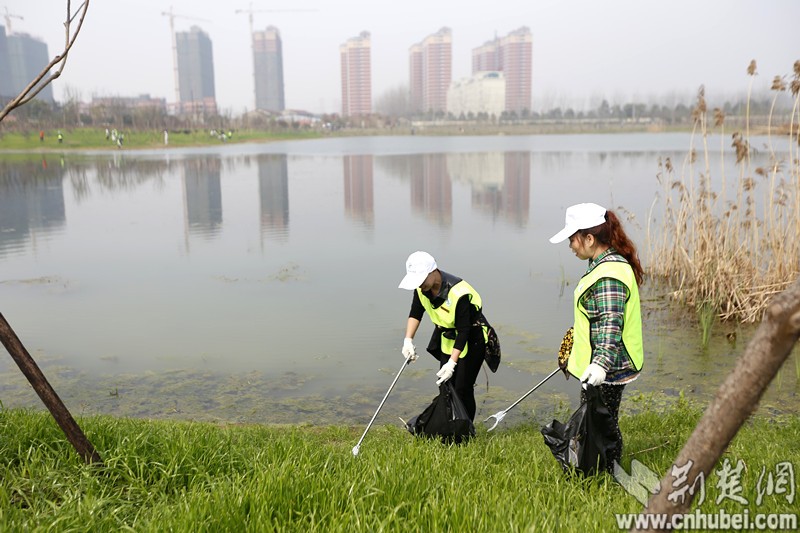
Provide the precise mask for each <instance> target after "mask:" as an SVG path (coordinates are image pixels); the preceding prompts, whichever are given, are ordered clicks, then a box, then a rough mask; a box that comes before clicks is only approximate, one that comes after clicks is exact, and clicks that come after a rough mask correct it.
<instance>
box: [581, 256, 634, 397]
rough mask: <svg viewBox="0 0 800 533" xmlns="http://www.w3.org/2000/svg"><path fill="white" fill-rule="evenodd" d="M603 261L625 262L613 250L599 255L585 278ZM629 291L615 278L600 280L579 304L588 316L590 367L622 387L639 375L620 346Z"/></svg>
mask: <svg viewBox="0 0 800 533" xmlns="http://www.w3.org/2000/svg"><path fill="white" fill-rule="evenodd" d="M605 261H623V262H626V263H627V261H625V258H624V257H622V256H621V255H620V254H619V252H617V251H616V250H615V249H614V248H609V249H608V250H606V251H604V252H602V253H601V254H600V255H598V256H597V259H594V260H590V261H589V267H588V268H587V269H586V274H588V273H589V272H591V271H592V270H593V269H594V267H595V266H597V265H598V264H599V263H602V262H605ZM629 292H630V291H628V288H627V287H626V286H625V284H624V283H622V282H621V281H620V280H618V279H615V278H600V279H599V280H597V281H596V282H595V284H594V285H592V287H591V288H590V289H588V290H587V291H586V292H585V293H584V295H583V296H582V297H581V304H582V305H583V307H584V308H585V309H586V312H587V313H588V315H589V321H590V325H589V339H590V341H591V345H592V363H595V364H598V365H600V366H601V367H603V368H604V369H605V371H606V381H607V382H612V383H617V384H622V383H628V382H630V381H633V380H634V379H636V378H637V377H638V374H639V373H638V372H637V371H636V370H635V369H634V368H633V365H632V364H631V359H630V357H629V356H628V352H627V350H626V349H625V346H624V345H623V344H622V328H623V327H624V325H625V324H624V322H625V320H624V318H625V302H626V301H627V299H628V296H629Z"/></svg>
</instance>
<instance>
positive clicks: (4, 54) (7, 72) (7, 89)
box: [0, 26, 16, 104]
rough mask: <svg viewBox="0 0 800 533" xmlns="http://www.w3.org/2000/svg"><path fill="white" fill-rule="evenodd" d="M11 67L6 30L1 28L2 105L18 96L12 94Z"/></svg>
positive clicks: (0, 70)
mask: <svg viewBox="0 0 800 533" xmlns="http://www.w3.org/2000/svg"><path fill="white" fill-rule="evenodd" d="M11 92H12V91H11V66H10V65H9V64H8V41H6V29H5V27H3V26H0V104H2V103H3V102H5V101H6V100H7V99H10V98H13V97H14V96H16V95H12V94H11Z"/></svg>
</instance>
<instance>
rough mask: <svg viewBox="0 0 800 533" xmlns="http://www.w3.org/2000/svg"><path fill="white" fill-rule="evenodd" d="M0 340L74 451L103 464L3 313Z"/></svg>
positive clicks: (0, 316)
mask: <svg viewBox="0 0 800 533" xmlns="http://www.w3.org/2000/svg"><path fill="white" fill-rule="evenodd" d="M0 341H2V343H3V346H5V347H6V350H8V353H10V354H11V358H12V359H14V361H15V362H16V363H17V366H19V369H20V370H22V373H23V374H25V377H26V378H28V382H30V384H31V386H32V387H33V390H35V391H36V394H38V395H39V398H41V399H42V402H44V405H45V406H46V407H47V409H48V410H49V411H50V414H52V415H53V418H55V419H56V422H57V423H58V425H59V427H61V429H62V431H64V434H65V435H66V436H67V439H68V440H69V442H70V443H71V444H72V446H73V447H74V448H75V451H77V452H78V454H80V456H81V457H82V458H83V460H84V461H85V462H86V464H92V463H97V464H103V460H102V459H101V458H100V455H99V454H98V453H97V451H95V449H94V446H92V443H91V442H89V439H87V438H86V435H84V434H83V431H81V428H80V426H78V423H77V422H75V419H74V418H72V415H71V414H70V412H69V411H68V410H67V408H66V406H65V405H64V403H63V402H62V401H61V398H59V397H58V394H56V391H55V390H53V387H51V386H50V383H49V382H48V381H47V378H46V377H45V376H44V374H43V373H42V371H41V370H40V369H39V366H38V365H37V364H36V361H34V360H33V357H31V355H30V354H29V353H28V350H26V349H25V346H23V345H22V342H20V340H19V337H17V335H16V333H14V330H13V329H11V326H10V325H9V324H8V322H6V319H5V317H4V316H3V314H2V313H0Z"/></svg>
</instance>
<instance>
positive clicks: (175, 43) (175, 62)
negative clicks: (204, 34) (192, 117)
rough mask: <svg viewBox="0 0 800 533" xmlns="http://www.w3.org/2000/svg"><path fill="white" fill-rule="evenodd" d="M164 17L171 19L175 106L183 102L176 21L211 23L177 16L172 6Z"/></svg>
mask: <svg viewBox="0 0 800 533" xmlns="http://www.w3.org/2000/svg"><path fill="white" fill-rule="evenodd" d="M161 14H162V15H164V16H165V17H169V33H170V35H171V36H172V69H173V74H174V76H175V104H178V102H180V101H181V89H180V86H179V83H178V79H179V76H178V38H177V36H176V35H175V19H176V18H182V19H188V20H199V21H203V22H211V21H210V20H208V19H201V18H197V17H187V16H186V15H177V14H175V13H174V12H173V10H172V6H169V11H162V12H161Z"/></svg>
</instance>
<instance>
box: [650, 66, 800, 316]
mask: <svg viewBox="0 0 800 533" xmlns="http://www.w3.org/2000/svg"><path fill="white" fill-rule="evenodd" d="M747 73H748V75H749V76H750V77H751V81H750V84H749V88H748V102H747V103H748V107H747V114H748V116H747V120H746V121H745V132H744V133H742V132H734V133H733V134H732V136H731V148H732V149H733V154H734V155H735V157H736V170H735V173H736V176H735V180H734V181H730V180H728V179H727V177H726V175H725V174H726V173H725V166H724V158H725V156H726V155H727V154H726V151H725V147H724V145H723V146H722V147H721V148H720V158H719V159H720V166H719V173H720V174H719V178H718V179H716V180H712V168H711V154H710V150H709V146H708V142H707V141H708V136H709V135H710V134H711V133H715V132H716V133H720V135H721V136H722V137H723V142H724V135H725V133H724V131H725V130H724V122H725V116H724V114H723V112H722V111H721V110H719V109H714V111H713V126H711V127H709V125H708V118H707V106H706V100H705V90H704V88H703V87H700V90H699V91H698V94H697V104H696V106H695V109H694V112H693V113H692V117H693V120H694V127H693V129H692V135H691V146H692V147H694V145H695V142H694V141H695V139H696V137H697V136H698V135H699V136H700V140H701V141H702V153H698V152H697V150H695V149H694V148H691V149H690V150H689V152H688V154H687V156H686V158H685V160H684V161H683V165H682V167H681V169H680V171H679V174H678V175H677V176H676V169H675V167H674V166H673V162H672V161H671V160H670V159H669V158H666V159H664V160H659V162H658V167H659V171H658V174H657V179H658V180H659V183H660V184H661V186H662V189H663V190H662V193H661V194H660V198H657V199H656V201H655V202H654V204H653V207H654V208H655V206H656V204H657V203H658V200H659V199H660V200H661V206H660V207H661V209H662V210H663V214H662V216H661V217H660V224H661V228H660V230H659V231H660V236H659V237H657V238H654V237H653V235H652V234H650V229H649V228H648V237H649V238H648V243H649V250H648V251H649V253H650V261H649V263H650V268H649V270H650V274H651V275H652V276H654V277H656V278H661V279H663V280H664V281H666V282H667V285H668V286H669V287H670V289H671V291H672V293H671V294H672V296H673V297H674V298H676V299H677V300H678V301H680V302H682V303H684V304H686V305H687V306H690V307H693V308H695V309H700V308H707V306H711V308H712V309H713V310H714V311H715V313H716V315H717V316H718V317H719V318H720V319H721V320H737V321H741V322H754V321H756V320H759V319H760V317H761V315H762V313H763V311H764V309H765V307H766V305H767V302H768V301H769V299H770V297H771V296H772V295H774V294H776V293H778V292H780V291H782V290H783V289H784V288H786V287H787V286H788V285H789V284H790V283H792V282H793V281H794V280H795V279H796V278H797V276H798V274H800V139H799V138H798V137H799V136H798V129H799V127H798V124H799V123H800V120H798V119H800V61H796V62H795V63H794V68H793V74H792V81H791V82H790V83H789V84H788V88H789V91H790V92H791V98H792V99H793V106H792V111H791V115H790V117H789V120H788V122H789V125H788V132H789V133H788V136H787V137H784V135H780V136H778V135H773V132H772V131H771V130H772V120H773V118H774V117H773V112H774V109H775V102H776V101H777V99H778V98H779V97H780V96H781V94H783V95H784V97H785V94H786V89H787V84H786V82H785V77H780V76H776V77H775V79H774V80H773V83H772V90H773V91H775V97H774V98H773V102H772V108H771V111H770V117H769V120H770V122H769V125H770V127H769V132H768V137H767V139H768V141H767V144H768V151H767V153H759V154H756V153H755V151H754V150H753V148H752V146H751V140H750V133H749V103H750V102H749V99H750V96H749V95H750V88H752V78H753V77H754V76H755V75H756V63H755V61H752V62H751V63H750V65H749V66H748V68H747ZM776 130H777V128H776ZM786 140H788V143H789V146H788V152H777V153H776V150H775V146H774V145H773V143H780V142H785V141H786ZM756 159H758V160H759V162H760V161H761V159H766V161H765V162H764V163H763V164H761V166H758V167H756V168H753V167H754V164H755V163H754V162H755V161H756ZM698 166H699V167H701V168H697V167H698ZM716 182H719V189H718V190H715V188H714V186H713V185H712V184H713V183H716ZM726 182H729V183H730V185H728V184H726ZM728 187H732V189H731V190H730V191H729V190H728ZM733 187H735V189H733ZM729 193H730V196H731V198H730V199H729V198H728V195H729ZM651 218H652V217H651Z"/></svg>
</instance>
